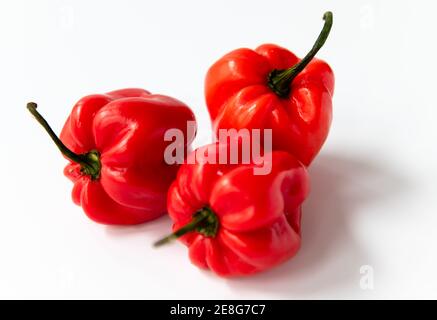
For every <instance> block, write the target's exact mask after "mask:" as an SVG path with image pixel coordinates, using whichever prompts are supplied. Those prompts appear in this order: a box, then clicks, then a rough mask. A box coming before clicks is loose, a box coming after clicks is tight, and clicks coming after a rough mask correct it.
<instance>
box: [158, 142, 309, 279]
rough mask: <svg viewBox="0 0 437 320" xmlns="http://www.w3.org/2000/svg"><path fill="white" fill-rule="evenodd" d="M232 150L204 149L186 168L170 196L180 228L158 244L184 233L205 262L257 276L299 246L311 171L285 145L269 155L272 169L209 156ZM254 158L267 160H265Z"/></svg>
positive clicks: (218, 269)
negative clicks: (256, 170)
mask: <svg viewBox="0 0 437 320" xmlns="http://www.w3.org/2000/svg"><path fill="white" fill-rule="evenodd" d="M224 149H226V150H227V151H226V152H228V154H229V144H226V143H219V142H217V143H215V144H210V145H207V146H204V147H201V148H199V149H197V150H196V151H195V152H193V153H191V154H190V155H189V157H188V160H187V163H185V164H183V165H182V166H181V167H180V170H179V172H178V175H177V178H176V181H175V182H174V183H173V184H172V185H171V187H170V189H169V195H168V206H167V208H168V212H169V215H170V217H171V218H172V219H173V221H174V225H173V230H174V233H173V234H171V235H169V236H168V237H166V238H163V239H161V240H160V241H158V242H156V243H155V245H162V244H164V243H166V242H168V241H170V240H172V239H175V238H179V239H180V240H181V241H182V242H183V243H184V244H185V245H187V246H188V248H189V257H190V259H191V261H192V263H193V264H194V265H196V266H198V267H199V268H204V269H211V270H212V271H213V272H215V273H216V274H218V275H220V276H242V275H249V274H253V273H256V272H260V271H263V270H267V269H269V268H271V267H273V266H275V265H277V264H279V263H281V262H283V261H285V260H287V259H289V258H291V257H293V256H294V255H295V254H296V252H297V251H298V249H299V246H300V242H301V224H300V220H301V204H302V202H303V201H304V199H305V198H306V196H307V194H308V190H309V181H308V175H307V171H306V168H305V167H304V166H303V165H302V164H301V163H300V162H299V161H298V160H297V159H296V158H295V157H293V156H292V155H290V154H289V153H287V152H284V151H273V152H272V153H269V156H268V157H267V156H266V155H262V156H261V158H262V159H261V160H263V161H270V162H271V163H270V165H271V170H270V173H269V174H265V175H255V174H254V170H253V169H254V166H255V164H253V163H249V164H219V163H216V164H214V163H210V162H208V160H207V159H206V158H208V159H210V157H211V155H214V156H213V157H216V158H218V154H220V153H221V152H223V150H224ZM205 155H208V157H206V156H205ZM191 157H196V158H195V160H193V159H191ZM217 162H218V161H217ZM253 162H254V163H258V165H260V163H262V165H265V163H264V162H262V161H259V159H258V160H257V161H253Z"/></svg>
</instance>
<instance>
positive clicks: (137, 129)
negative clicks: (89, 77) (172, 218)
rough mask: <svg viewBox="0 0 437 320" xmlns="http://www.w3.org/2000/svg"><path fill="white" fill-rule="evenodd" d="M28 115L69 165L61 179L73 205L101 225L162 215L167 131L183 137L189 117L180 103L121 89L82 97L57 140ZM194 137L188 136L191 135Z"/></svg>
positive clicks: (169, 173)
mask: <svg viewBox="0 0 437 320" xmlns="http://www.w3.org/2000/svg"><path fill="white" fill-rule="evenodd" d="M27 107H28V109H29V111H30V112H31V113H32V114H33V115H34V116H35V117H36V119H37V120H38V122H39V123H40V124H41V125H42V126H43V127H44V128H45V130H46V131H47V132H48V133H49V135H50V137H51V138H52V139H53V141H54V142H55V143H56V145H57V146H58V148H59V149H60V151H61V152H62V154H63V155H64V156H65V157H66V158H67V159H68V160H70V163H69V164H68V165H67V166H66V168H65V170H64V174H65V175H66V176H67V177H68V178H70V179H71V180H72V181H73V182H74V187H73V191H72V198H73V201H74V202H75V203H76V204H77V205H80V206H82V208H83V210H84V211H85V213H86V214H87V215H88V217H90V218H91V219H92V220H94V221H96V222H99V223H103V224H120V225H129V224H138V223H142V222H146V221H148V220H151V219H154V218H157V217H159V216H160V215H162V214H164V213H165V212H166V211H167V210H166V198H167V196H166V195H167V191H168V188H169V186H170V184H171V182H172V181H173V180H174V179H175V177H176V173H177V169H178V166H177V165H168V164H166V163H165V162H164V150H165V148H166V146H167V145H168V144H169V143H170V142H166V141H165V140H164V133H165V131H166V130H167V129H173V128H177V129H180V130H182V132H184V135H185V146H184V147H185V152H187V148H189V145H190V143H191V141H192V139H193V138H194V136H192V137H189V136H188V137H187V133H186V131H187V129H186V128H187V121H194V115H193V113H192V112H191V110H190V109H189V107H188V106H186V105H185V104H184V103H182V102H180V101H178V100H176V99H173V98H170V97H167V96H164V95H156V94H150V93H149V92H147V91H145V90H142V89H123V90H117V91H113V92H109V93H106V94H95V95H90V96H87V97H84V98H82V99H81V100H79V102H77V103H76V105H75V106H74V107H73V110H72V112H71V114H70V116H69V117H68V119H67V121H66V123H65V125H64V128H63V130H62V132H61V135H60V138H58V137H57V136H56V134H55V133H54V132H53V130H52V129H51V128H50V126H49V125H48V123H47V122H46V121H45V120H44V118H43V117H42V116H41V115H40V114H39V113H38V111H37V110H36V104H35V103H32V102H31V103H29V104H28V105H27ZM193 135H194V133H193Z"/></svg>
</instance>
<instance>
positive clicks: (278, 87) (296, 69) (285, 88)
mask: <svg viewBox="0 0 437 320" xmlns="http://www.w3.org/2000/svg"><path fill="white" fill-rule="evenodd" d="M323 20H325V24H324V26H323V29H322V31H321V32H320V35H319V37H318V38H317V40H316V42H315V43H314V45H313V47H312V49H311V50H310V52H308V53H307V55H306V56H305V57H304V58H303V59H302V60H300V61H299V62H298V63H297V64H295V65H294V66H293V67H291V68H289V69H286V70H273V71H272V72H271V73H270V74H269V77H268V85H269V87H270V88H271V89H272V90H273V91H274V92H275V93H276V94H277V95H278V96H280V97H281V98H286V97H288V95H289V94H290V84H291V83H292V82H293V80H294V78H296V76H297V75H298V74H299V73H300V72H301V71H302V70H303V69H305V67H306V66H307V65H308V63H310V61H311V60H312V59H313V58H314V56H315V55H316V54H317V52H318V51H319V50H320V48H322V47H323V45H324V44H325V42H326V39H328V35H329V32H330V31H331V27H332V22H333V17H332V12H330V11H328V12H325V14H324V15H323Z"/></svg>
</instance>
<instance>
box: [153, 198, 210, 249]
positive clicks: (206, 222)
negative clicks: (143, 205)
mask: <svg viewBox="0 0 437 320" xmlns="http://www.w3.org/2000/svg"><path fill="white" fill-rule="evenodd" d="M217 230H218V218H217V216H216V215H215V213H214V212H213V211H212V210H211V209H210V208H209V207H204V208H202V209H200V210H199V211H197V212H196V213H195V214H194V215H193V219H192V220H191V221H190V222H189V223H187V224H186V225H184V226H183V227H181V228H180V229H178V230H176V231H175V232H173V233H171V234H169V235H168V236H166V237H164V238H162V239H160V240H158V241H156V242H155V243H154V244H153V246H154V247H160V246H162V245H164V244H167V243H169V242H171V241H173V240H176V239H177V238H179V237H182V236H183V235H185V234H187V233H189V232H193V231H197V232H199V233H201V234H203V235H204V236H206V237H215V235H216V234H217Z"/></svg>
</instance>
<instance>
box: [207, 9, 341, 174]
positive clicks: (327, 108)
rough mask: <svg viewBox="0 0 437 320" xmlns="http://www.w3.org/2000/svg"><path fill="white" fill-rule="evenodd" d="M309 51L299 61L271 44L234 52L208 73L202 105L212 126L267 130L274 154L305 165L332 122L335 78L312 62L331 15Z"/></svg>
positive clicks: (328, 14) (321, 63) (324, 66)
mask: <svg viewBox="0 0 437 320" xmlns="http://www.w3.org/2000/svg"><path fill="white" fill-rule="evenodd" d="M323 19H324V20H325V25H324V27H323V30H322V31H321V33H320V35H319V37H318V39H317V40H316V42H315V44H314V46H313V48H312V49H311V51H310V52H309V53H308V54H307V55H306V56H305V57H304V58H303V59H302V60H299V59H298V58H297V57H296V56H295V55H294V54H293V53H292V52H290V51H288V50H286V49H284V48H281V47H279V46H276V45H273V44H264V45H261V46H260V47H258V48H257V49H256V50H251V49H247V48H241V49H237V50H234V51H232V52H230V53H228V54H226V55H225V56H223V57H222V58H221V59H219V60H218V61H217V62H215V63H214V64H213V65H212V66H211V68H210V69H209V70H208V73H207V75H206V79H205V97H206V104H207V106H208V111H209V114H210V117H211V119H212V120H213V127H214V130H215V131H216V134H217V135H218V130H219V129H222V128H223V129H230V128H235V129H241V128H248V129H252V128H258V129H265V128H269V129H272V132H273V149H274V150H285V151H288V152H290V153H292V154H293V155H294V156H296V157H297V158H298V159H299V160H300V161H301V162H302V163H304V164H305V165H307V166H308V165H309V164H310V163H311V161H312V160H313V159H314V157H315V156H316V155H317V153H318V152H319V151H320V149H321V147H322V145H323V143H324V142H325V140H326V138H327V135H328V132H329V127H330V125H331V118H332V95H333V93H334V74H333V72H332V70H331V68H330V67H329V65H328V64H327V63H326V62H324V61H322V60H319V59H313V58H314V56H315V55H316V53H317V52H318V50H319V49H320V48H321V47H322V46H323V44H324V43H325V41H326V39H327V37H328V34H329V32H330V30H331V26H332V20H333V19H332V13H331V12H326V13H325V15H324V16H323Z"/></svg>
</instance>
